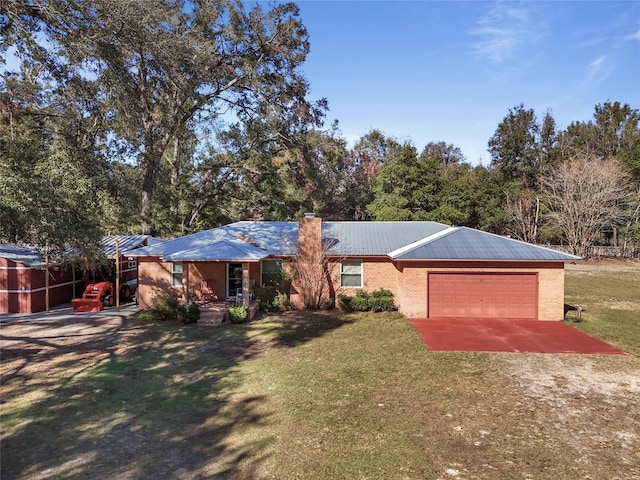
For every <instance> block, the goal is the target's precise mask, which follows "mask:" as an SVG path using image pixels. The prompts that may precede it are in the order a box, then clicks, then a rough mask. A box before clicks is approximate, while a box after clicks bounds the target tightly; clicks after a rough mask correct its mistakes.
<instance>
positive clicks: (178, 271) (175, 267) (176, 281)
mask: <svg viewBox="0 0 640 480" xmlns="http://www.w3.org/2000/svg"><path fill="white" fill-rule="evenodd" d="M171 286H172V287H181V286H182V262H172V263H171Z"/></svg>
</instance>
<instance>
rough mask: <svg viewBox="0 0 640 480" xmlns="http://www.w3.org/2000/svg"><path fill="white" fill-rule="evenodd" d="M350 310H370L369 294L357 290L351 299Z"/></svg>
mask: <svg viewBox="0 0 640 480" xmlns="http://www.w3.org/2000/svg"><path fill="white" fill-rule="evenodd" d="M351 308H352V309H354V310H355V311H356V312H366V311H367V310H370V306H369V294H368V293H367V292H366V291H365V290H358V291H357V292H356V294H355V296H354V297H353V298H352V299H351Z"/></svg>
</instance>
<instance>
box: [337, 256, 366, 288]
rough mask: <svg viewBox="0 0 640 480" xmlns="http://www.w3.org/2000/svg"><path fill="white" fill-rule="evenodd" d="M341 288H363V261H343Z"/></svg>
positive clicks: (341, 266)
mask: <svg viewBox="0 0 640 480" xmlns="http://www.w3.org/2000/svg"><path fill="white" fill-rule="evenodd" d="M340 286H341V287H343V288H362V260H343V261H342V262H340Z"/></svg>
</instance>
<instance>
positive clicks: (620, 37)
mask: <svg viewBox="0 0 640 480" xmlns="http://www.w3.org/2000/svg"><path fill="white" fill-rule="evenodd" d="M296 3H297V4H298V5H299V7H300V16H301V19H302V22H303V24H304V25H305V26H306V27H307V29H308V31H309V34H310V41H311V53H310V54H309V56H308V57H307V61H306V62H305V64H304V65H303V67H302V71H303V72H304V75H305V76H306V78H307V80H308V81H309V82H310V84H311V95H310V97H311V98H312V99H317V98H320V97H326V98H327V99H328V101H329V108H330V111H329V113H328V115H327V120H328V122H331V121H332V120H334V119H337V120H338V121H339V125H340V130H341V132H342V135H343V136H344V137H345V138H346V139H347V140H348V141H349V142H350V145H352V144H353V142H354V141H355V140H357V139H359V138H360V137H362V136H363V135H365V134H366V133H367V132H369V131H370V130H371V129H374V128H375V129H378V130H381V131H382V132H383V133H385V134H386V135H387V136H391V137H394V138H396V139H398V140H400V141H404V140H410V141H412V142H413V143H414V145H415V146H416V147H417V148H418V149H419V150H422V148H423V147H424V146H425V145H426V144H427V143H428V142H430V141H445V142H447V143H451V144H453V145H455V146H457V147H459V148H460V149H461V150H462V152H463V153H464V154H465V156H466V158H467V161H469V162H470V163H472V164H479V163H482V164H484V165H487V164H488V163H489V161H490V156H489V153H488V152H487V142H488V140H489V138H490V137H491V136H492V135H493V133H494V132H495V130H496V127H497V125H498V123H499V122H500V121H502V119H503V118H504V117H505V116H506V115H507V113H508V110H509V109H510V108H512V107H515V106H516V105H519V104H520V103H523V104H524V106H525V107H526V108H533V109H534V110H535V112H536V114H537V116H538V119H539V120H541V119H542V116H543V115H544V113H545V112H547V111H549V112H550V113H551V115H552V116H553V117H554V119H555V120H556V122H557V124H558V127H560V128H564V127H566V126H568V125H569V124H570V123H571V122H572V121H576V120H579V121H588V120H590V119H591V118H592V116H593V112H594V107H595V105H596V104H599V103H604V102H606V101H609V100H610V101H620V102H622V103H628V104H630V105H631V106H632V107H633V108H636V109H640V2H637V1H633V2H632V1H623V2H616V1H602V2H594V1H581V2H538V1H535V2H534V1H528V2H484V1H470V2H469V1H467V2H462V1H440V2H435V1H326V0H298V1H297V2H296Z"/></svg>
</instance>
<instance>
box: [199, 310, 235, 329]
mask: <svg viewBox="0 0 640 480" xmlns="http://www.w3.org/2000/svg"><path fill="white" fill-rule="evenodd" d="M227 321H228V316H227V312H224V311H216V310H200V319H199V320H198V325H207V326H214V327H215V326H218V325H222V324H223V323H226V322H227Z"/></svg>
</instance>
